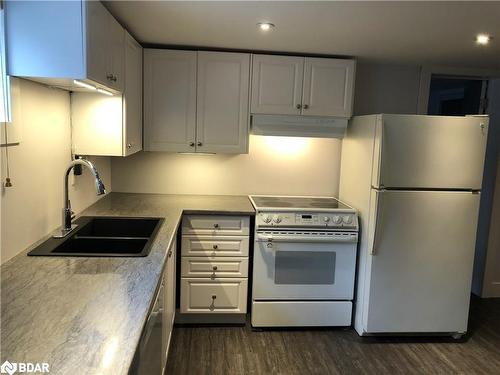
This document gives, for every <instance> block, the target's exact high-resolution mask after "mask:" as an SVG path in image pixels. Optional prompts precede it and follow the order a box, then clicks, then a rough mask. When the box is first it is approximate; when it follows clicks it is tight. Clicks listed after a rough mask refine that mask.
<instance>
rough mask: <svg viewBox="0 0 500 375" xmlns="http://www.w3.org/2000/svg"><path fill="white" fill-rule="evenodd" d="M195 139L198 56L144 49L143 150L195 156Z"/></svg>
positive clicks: (192, 53) (191, 52)
mask: <svg viewBox="0 0 500 375" xmlns="http://www.w3.org/2000/svg"><path fill="white" fill-rule="evenodd" d="M195 136H196V52H195V51H173V50H158V49H145V50H144V149H145V150H147V151H173V152H189V151H191V152H194V151H195V147H194V145H195ZM191 144H192V146H191Z"/></svg>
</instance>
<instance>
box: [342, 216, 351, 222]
mask: <svg viewBox="0 0 500 375" xmlns="http://www.w3.org/2000/svg"><path fill="white" fill-rule="evenodd" d="M342 220H343V221H344V223H346V224H351V223H352V216H350V215H346V216H344V217H343V218H342Z"/></svg>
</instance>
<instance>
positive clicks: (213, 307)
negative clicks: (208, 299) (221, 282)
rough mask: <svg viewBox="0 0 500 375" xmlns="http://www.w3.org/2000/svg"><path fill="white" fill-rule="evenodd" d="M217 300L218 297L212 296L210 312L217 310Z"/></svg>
mask: <svg viewBox="0 0 500 375" xmlns="http://www.w3.org/2000/svg"><path fill="white" fill-rule="evenodd" d="M216 298H217V296H216V295H213V296H212V304H211V305H210V311H214V310H215V299H216Z"/></svg>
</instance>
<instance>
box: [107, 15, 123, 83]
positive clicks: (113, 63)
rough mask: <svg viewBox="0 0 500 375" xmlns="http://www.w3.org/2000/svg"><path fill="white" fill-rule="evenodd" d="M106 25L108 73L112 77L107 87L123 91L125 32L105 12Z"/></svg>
mask: <svg viewBox="0 0 500 375" xmlns="http://www.w3.org/2000/svg"><path fill="white" fill-rule="evenodd" d="M106 14H107V18H108V23H107V25H108V26H107V35H108V71H109V73H110V74H112V75H113V78H112V79H110V82H109V83H108V86H110V87H112V88H114V89H116V90H118V91H123V88H124V87H125V74H124V72H125V53H124V42H125V30H124V29H123V27H121V25H120V24H119V23H118V21H116V20H115V19H114V18H113V16H112V15H111V14H110V13H109V12H108V11H107V10H106Z"/></svg>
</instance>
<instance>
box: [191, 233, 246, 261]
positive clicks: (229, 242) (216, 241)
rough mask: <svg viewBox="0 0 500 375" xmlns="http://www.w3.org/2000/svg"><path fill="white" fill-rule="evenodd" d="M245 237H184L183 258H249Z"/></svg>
mask: <svg viewBox="0 0 500 375" xmlns="http://www.w3.org/2000/svg"><path fill="white" fill-rule="evenodd" d="M248 241H249V240H248V237H245V236H220V237H219V236H182V256H228V257H229V256H230V257H246V256H248Z"/></svg>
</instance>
